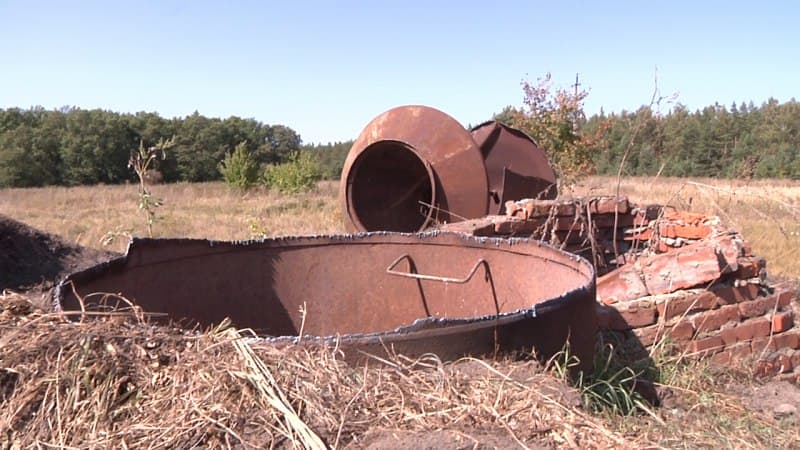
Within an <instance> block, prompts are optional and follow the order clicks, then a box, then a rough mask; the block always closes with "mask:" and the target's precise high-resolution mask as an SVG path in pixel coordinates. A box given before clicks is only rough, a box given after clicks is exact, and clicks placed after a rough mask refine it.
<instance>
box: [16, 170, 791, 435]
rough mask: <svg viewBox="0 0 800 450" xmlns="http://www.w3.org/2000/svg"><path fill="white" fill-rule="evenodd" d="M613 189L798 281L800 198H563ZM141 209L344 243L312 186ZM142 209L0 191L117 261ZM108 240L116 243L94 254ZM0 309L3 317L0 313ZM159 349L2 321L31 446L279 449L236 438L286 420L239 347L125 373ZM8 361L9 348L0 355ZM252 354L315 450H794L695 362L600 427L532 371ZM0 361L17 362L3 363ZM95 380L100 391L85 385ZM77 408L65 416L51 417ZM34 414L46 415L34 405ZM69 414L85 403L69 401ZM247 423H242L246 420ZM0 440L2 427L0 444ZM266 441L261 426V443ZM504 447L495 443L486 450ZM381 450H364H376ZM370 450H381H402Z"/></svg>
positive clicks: (333, 193) (129, 334) (168, 223)
mask: <svg viewBox="0 0 800 450" xmlns="http://www.w3.org/2000/svg"><path fill="white" fill-rule="evenodd" d="M617 187H618V188H619V193H620V194H624V195H628V196H629V197H630V199H631V200H632V201H634V202H637V203H640V204H646V203H661V204H669V205H672V206H674V207H676V208H678V209H682V210H690V211H695V212H703V213H708V214H715V215H719V216H720V217H722V219H723V220H724V221H725V222H726V223H728V224H729V225H730V226H732V227H733V228H735V229H737V230H740V231H741V232H742V233H743V235H744V236H745V238H747V239H749V240H750V241H751V243H752V245H753V248H754V252H755V253H756V254H758V255H760V256H763V257H765V258H766V259H767V261H768V264H769V266H768V267H769V268H770V270H771V273H772V274H773V275H779V276H781V277H790V278H795V279H798V278H800V262H799V261H798V259H797V258H796V255H797V254H798V251H800V220H798V219H800V217H799V214H798V211H800V183H798V182H782V181H781V182H778V181H762V182H752V183H746V182H739V181H717V180H699V179H694V180H682V179H664V178H661V179H649V178H633V179H626V180H623V181H622V182H621V183H619V186H617V183H616V181H615V180H613V179H610V178H599V177H598V178H589V179H586V180H584V181H583V182H582V183H581V184H580V185H578V186H575V187H574V188H573V189H571V190H570V191H569V192H566V193H564V195H565V196H582V195H607V194H615V193H616V191H617ZM152 192H153V195H154V196H155V197H158V198H161V199H163V200H164V205H163V206H162V207H160V208H158V209H157V212H156V214H157V218H158V220H157V221H156V223H155V224H154V227H153V231H154V235H155V236H156V237H196V238H212V239H220V240H232V239H249V238H254V237H261V236H264V235H286V234H314V233H333V232H340V231H342V230H343V225H342V221H341V217H340V209H339V204H338V199H337V183H334V182H323V183H321V184H320V185H319V187H318V189H317V190H316V191H315V192H312V193H307V194H300V195H293V196H281V195H279V194H276V193H272V192H268V191H265V190H253V191H250V192H247V193H246V194H237V193H234V192H231V191H230V190H229V189H228V188H227V187H226V186H225V185H223V184H221V183H204V184H173V185H156V186H153V187H152ZM137 205H138V197H137V193H136V187H135V186H132V185H129V186H95V187H75V188H60V187H59V188H56V187H50V188H40V189H5V190H0V213H2V214H6V215H8V216H10V217H12V218H14V219H17V220H20V221H22V222H25V223H28V224H29V225H31V226H34V227H36V228H39V229H41V230H44V231H47V232H50V233H54V234H58V235H61V236H62V237H64V238H66V239H67V240H69V241H71V242H75V243H78V244H81V245H85V246H90V247H95V248H106V249H111V250H116V251H122V250H124V248H125V243H126V241H127V236H128V235H138V236H143V235H146V234H147V226H146V223H145V219H144V216H143V215H142V214H141V211H139V210H138V207H137ZM109 237H116V239H113V240H112V242H111V243H110V244H104V242H108V241H109V239H108V238H109ZM14 301H17V300H16V299H15V297H14V295H12V294H8V295H0V302H5V303H8V302H14ZM4 308H5V305H4V304H2V303H0V309H4ZM5 309H7V310H8V311H11V309H9V308H5ZM12 322H13V323H12ZM81 327H83V328H81ZM153 332H154V331H153V329H151V328H150V327H149V326H148V327H137V326H134V325H128V324H126V323H120V322H117V321H107V322H103V321H87V322H86V323H81V324H69V323H64V322H63V321H59V320H58V318H56V317H53V316H52V315H47V314H45V315H43V316H39V317H35V316H34V317H33V320H30V318H26V317H25V316H22V317H21V318H20V317H17V316H14V314H5V313H4V314H0V361H2V362H3V363H4V364H6V365H7V366H6V367H25V368H26V369H25V370H26V371H27V372H25V373H24V374H23V375H24V376H27V377H28V378H27V379H28V380H33V381H32V382H26V383H24V384H23V386H24V391H23V392H22V393H21V394H18V395H17V396H16V397H15V401H19V402H20V403H19V405H34V406H35V405H41V406H35V407H41V408H45V406H47V407H48V408H51V407H52V408H51V409H47V412H46V413H43V414H40V415H35V417H34V416H30V417H28V418H29V419H30V424H32V425H31V426H33V425H35V426H36V427H38V428H36V429H35V430H34V429H32V428H28V430H29V431H30V432H31V433H33V432H35V433H37V438H36V439H39V437H40V436H53V435H55V436H56V437H57V439H55V440H51V441H49V442H50V444H48V445H49V446H61V447H62V448H66V447H68V446H69V445H78V446H85V445H86V442H88V441H86V440H82V439H84V438H85V439H88V437H87V436H94V437H93V438H92V439H95V440H94V441H91V442H95V443H96V445H97V446H100V447H109V448H110V447H118V446H120V445H123V444H124V445H130V444H131V442H133V444H134V445H133V446H136V443H137V442H138V443H139V446H143V445H145V442H149V443H150V444H148V445H152V443H153V442H154V441H152V437H153V436H154V435H155V434H156V433H154V432H153V430H159V433H158V434H157V436H158V437H161V438H163V442H162V444H163V445H164V446H173V447H174V446H178V447H181V446H182V445H188V444H186V443H187V442H195V441H192V440H190V438H192V436H193V433H199V434H200V435H203V436H207V435H208V433H209V431H208V430H215V431H214V433H216V435H217V436H219V439H220V441H219V442H218V443H217V444H214V445H211V444H210V447H211V448H228V447H230V442H229V440H230V441H231V442H239V441H241V442H244V441H248V440H250V442H272V443H275V442H276V441H274V440H259V439H266V438H265V435H261V434H259V435H249V434H242V433H243V430H244V432H245V433H247V432H248V428H247V427H246V426H245V425H246V424H247V423H256V422H258V423H259V424H272V423H279V422H280V419H275V417H274V416H272V415H270V414H274V413H271V412H270V411H271V409H270V407H269V406H268V403H267V402H265V401H264V399H263V398H262V397H259V395H258V393H257V392H254V391H253V390H252V389H250V387H249V386H250V385H249V384H248V381H247V380H248V379H250V378H248V377H251V376H252V374H249V372H248V371H249V370H250V369H249V368H248V366H246V365H243V363H242V361H246V360H247V358H251V356H248V355H249V354H245V355H244V356H246V358H245V357H242V358H237V353H236V352H237V351H239V350H237V349H239V347H236V346H235V345H238V344H233V342H234V341H235V340H234V339H229V338H227V337H226V336H227V335H226V334H224V333H222V332H219V331H218V332H213V331H212V332H208V333H205V334H202V335H201V336H200V337H197V336H193V335H192V336H188V337H187V336H186V335H184V334H181V333H177V334H176V332H175V331H174V330H165V329H157V330H156V331H155V333H156V334H159V333H161V334H164V335H163V336H160V337H158V342H160V343H159V344H158V345H159V346H161V347H158V348H162V349H163V352H164V354H165V355H180V358H179V359H180V360H181V361H182V363H181V364H172V363H170V364H169V365H167V366H165V367H161V366H159V365H158V364H156V365H153V364H152V362H151V359H147V358H145V359H144V360H145V363H138V362H136V361H138V360H137V358H139V359H141V358H142V356H141V355H140V354H144V355H145V356H147V355H149V353H147V352H145V353H142V352H143V351H144V350H142V346H145V349H150V348H151V347H150V345H151V343H152V340H153V337H152V335H153ZM21 333H24V336H26V338H25V339H23V340H21V341H20V342H25V344H24V345H26V346H27V348H29V349H30V351H27V352H22V351H18V352H9V353H8V355H6V356H7V357H6V359H5V360H4V359H3V353H2V351H3V348H4V346H3V345H2V344H3V343H4V342H5V343H10V342H12V341H13V340H15V339H17V337H18V336H22V334H21ZM221 333H222V334H221ZM87 336H94V337H92V339H101V340H102V339H105V341H104V342H105V343H104V344H103V345H100V344H97V345H92V346H89V345H88V344H85V345H84V343H83V342H84V341H83V340H84V339H87ZM87 342H88V341H87ZM20 345H21V344H20ZM10 347H11V346H6V347H5V348H6V351H8V349H9V348H10ZM73 347H74V348H73ZM256 350H257V354H258V355H257V356H258V358H260V359H261V360H262V361H263V362H264V363H265V364H266V365H267V366H269V368H270V370H272V371H273V372H274V374H275V376H276V377H277V378H278V384H279V385H280V386H283V387H284V389H286V395H287V396H288V398H289V399H290V401H291V402H292V403H294V404H296V405H302V408H303V411H304V414H305V415H304V417H306V420H307V421H308V420H310V423H311V424H312V425H313V426H314V428H315V429H316V430H318V431H320V432H322V434H323V437H325V439H326V440H327V442H333V443H342V442H348V443H350V444H351V445H353V448H364V447H363V443H364V442H365V441H363V440H362V441H360V442H361V443H362V446H361V447H359V445H356V444H354V443H355V442H356V437H358V439H364V436H369V435H370V433H373V434H374V432H375V431H376V430H377V432H378V435H379V437H380V436H381V435H380V433H381V430H384V432H385V433H387V435H386V436H398V435H399V436H403V435H405V436H407V437H408V439H407V440H406V441H405V443H406V444H408V447H407V448H412V446H413V443H414V442H416V443H419V442H423V440H424V439H430V440H428V441H425V442H426V443H429V444H430V443H432V444H434V445H445V444H446V443H447V442H450V441H448V440H447V439H444V440H438V441H437V440H436V439H441V433H451V434H452V436H450V437H451V438H452V439H454V440H452V442H456V441H458V439H461V438H462V437H463V438H465V439H467V440H466V441H464V442H463V443H462V444H463V445H465V446H466V447H469V446H470V445H471V443H473V441H470V439H473V438H474V439H477V440H475V441H474V442H478V440H480V441H482V442H489V443H491V442H495V443H496V444H497V445H499V446H514V445H520V446H521V447H523V448H527V447H526V445H534V446H537V445H543V446H547V447H549V446H555V447H583V448H610V447H613V448H627V447H629V448H663V447H666V448H696V447H723V448H766V447H775V448H781V447H783V448H792V447H795V448H796V446H797V445H800V433H798V432H797V424H796V423H795V422H793V419H791V418H789V419H786V418H784V419H780V418H776V417H774V416H773V415H771V414H769V413H761V412H759V411H756V410H754V409H753V408H752V407H747V406H745V403H746V399H747V398H748V397H760V396H766V395H767V394H764V393H763V391H760V390H759V389H762V386H761V385H760V383H759V382H757V381H754V380H753V379H752V378H751V375H750V373H749V372H748V371H747V370H727V369H726V371H725V372H719V371H715V369H712V368H711V367H709V366H707V365H706V364H705V363H704V362H683V363H676V362H675V359H674V358H671V356H670V355H669V354H668V353H664V354H663V355H662V354H656V355H654V359H655V361H654V362H655V365H656V367H657V368H658V370H659V371H660V374H659V376H658V378H657V384H658V385H659V387H661V388H664V389H666V392H668V393H669V396H667V397H665V398H666V399H667V400H670V403H669V404H666V405H665V406H664V407H662V408H658V409H655V410H653V411H651V412H650V413H643V412H640V413H637V414H633V415H631V416H621V415H619V414H614V413H611V412H609V411H601V412H591V411H590V410H589V409H583V408H577V407H576V406H575V404H574V401H570V400H569V399H566V400H565V399H564V398H561V397H559V398H556V397H555V396H554V394H553V392H554V391H553V389H555V391H558V390H559V389H563V386H564V384H563V383H562V382H561V381H560V380H558V379H555V378H553V375H552V373H551V372H552V371H551V372H544V373H542V372H541V371H540V369H538V368H532V367H531V362H530V361H529V362H520V361H509V360H501V361H475V360H473V361H466V364H465V362H463V361H462V362H460V363H457V364H454V365H449V364H446V365H443V364H442V363H441V362H438V361H435V360H430V361H426V362H424V364H422V365H423V366H424V367H427V369H426V370H409V369H408V368H407V367H405V365H404V364H406V363H404V362H402V361H400V362H397V361H395V362H393V363H392V364H395V365H397V367H401V368H402V370H393V369H392V368H391V367H388V368H387V367H383V368H380V367H379V368H377V369H375V368H372V369H370V370H366V369H363V370H362V369H357V368H348V367H346V366H345V365H342V364H341V363H340V362H337V361H335V360H334V359H331V355H330V354H328V353H324V352H323V353H314V354H311V355H304V354H301V353H302V352H301V351H299V350H298V351H297V352H290V353H288V354H287V353H281V352H276V351H275V350H274V349H271V348H267V347H264V348H259V349H256ZM154 351H156V350H154ZM158 351H161V350H158ZM242 351H244V350H242ZM108 355H112V356H113V357H109V356H108ZM137 355H139V356H137ZM12 357H14V358H21V359H20V360H19V361H16V362H15V361H12V359H13V358H12ZM120 358H122V359H121V360H124V361H128V359H125V358H130V361H132V362H130V364H132V367H135V368H136V370H137V371H139V372H141V373H139V372H136V373H138V374H139V375H136V376H134V377H133V379H134V380H135V381H136V383H138V384H136V386H138V387H137V389H139V390H138V391H137V394H136V396H137V397H136V399H137V400H136V401H137V403H136V405H135V407H133V406H127V405H128V404H127V403H122V404H120V403H119V402H118V397H117V394H113V393H114V392H117V391H119V389H121V388H120V386H123V384H121V383H123V381H120V380H122V378H121V377H122V376H123V375H124V373H122V372H121V373H117V372H115V371H116V370H117V365H115V364H117V362H116V361H118V360H120ZM148 358H150V356H148ZM175 358H177V356H175ZM126 364H128V363H127V362H126ZM59 367H61V368H60V369H59ZM287 367H288V368H289V369H288V370H287ZM0 369H2V367H0ZM2 370H6V369H2ZM59 370H60V372H59ZM54 372H56V373H59V376H61V377H63V380H62V381H61V384H62V385H63V384H66V387H65V388H64V390H63V391H59V390H58V387H54V386H57V385H58V383H59V381H58V380H59V376H56V377H55V382H54V381H53V377H52V374H53V373H54ZM90 372H91V373H97V374H108V377H106V378H104V377H94V378H91V379H86V378H84V375H85V374H86V373H90ZM243 374H244V375H243ZM526 374H527V375H526ZM112 375H113V376H112ZM522 375H526V376H522ZM126 376H127V375H126ZM132 376H133V375H132ZM137 377H138V378H137ZM87 380H88V381H87ZM515 380H516V381H515ZM519 380H523V381H519ZM0 381H1V380H0ZM554 382H555V385H553V383H554ZM69 383H73V384H74V386H75V389H72V388H71V386H72V384H69ZM82 383H83V384H82ZM91 383H96V384H97V385H95V384H91ZM124 383H131V382H130V381H125V382H124ZM109 386H111V387H109ZM114 386H117V387H114ZM548 386H549V387H548ZM554 386H555V387H554ZM558 386H561V387H558ZM19 389H22V387H20V388H19ZM92 389H94V391H92ZM115 389H116V390H115ZM794 389H796V388H794ZM54 392H55V395H53V393H54ZM59 392H60V393H61V394H59ZM92 392H99V394H92ZM23 394H24V395H23ZM112 394H113V395H112ZM59 395H61V397H59ZM73 395H74V396H75V397H74V398H75V400H74V401H70V402H64V401H60V400H59V399H64V398H73V397H72V396H73ZM26 396H27V397H26ZM42 396H44V397H42ZM81 396H84V397H81ZM42 398H44V399H45V400H46V401H44V402H42V401H41V399H42ZM79 398H83V399H82V400H80V401H78V399H79ZM126 398H127V397H126ZM37 399H38V400H37ZM37 402H38V403H37ZM2 404H3V403H2V401H0V405H2ZM15 405H16V403H15ZM48 405H49V406H48ZM120 405H121V406H120ZM26 407H27V406H26ZM15 408H17V407H16V406H15ZM59 408H61V409H59ZM182 408H184V409H182ZM246 408H249V409H246ZM23 410H24V408H23V407H22V406H19V407H18V408H17V409H14V408H11V409H8V411H3V410H2V409H0V416H4V415H6V413H9V414H11V413H12V412H14V413H15V414H16V412H19V411H23ZM53 411H55V415H56V419H55V421H54V420H52V416H53V415H54V413H53ZM98 411H100V412H98ZM102 411H114V414H122V416H120V417H126V418H127V419H124V420H122V419H121V420H116V419H115V418H114V416H113V415H112V414H106V413H103V412H102ZM59 414H61V415H59ZM17 416H19V414H17ZM9 417H10V416H9ZM61 417H72V418H73V419H72V420H71V421H70V420H67V419H64V420H62V419H61ZM165 417H169V419H166V420H165ZM242 417H246V420H245V419H241V420H240V418H242ZM120 423H123V425H120ZM3 424H4V422H3V419H2V417H0V429H2V428H3V426H4V425H3ZM175 424H177V425H176V426H173V425H175ZM243 424H245V425H243ZM269 426H272V425H263V427H262V428H260V429H267V428H268V427H269ZM137 427H138V428H137ZM148 427H149V428H148ZM96 430H109V431H102V432H100V431H96ZM143 430H144V431H143ZM147 430H150V431H147ZM274 430H276V429H273V431H274ZM387 430H388V431H387ZM250 431H252V429H250ZM103 433H106V434H103ZM137 433H138V434H137ZM275 433H276V435H280V432H278V431H276V432H275ZM365 433H366V434H365ZM404 433H405V434H404ZM408 433H411V434H408ZM414 433H417V434H414ZM436 433H439V434H436ZM9 436H10V435H9ZM17 436H22V435H17ZM137 436H138V437H137ZM386 436H383V437H386ZM437 436H439V437H437ZM476 436H477V437H476ZM492 436H494V437H492ZM373 437H374V436H373ZM499 437H502V438H503V439H505V440H501V441H498V440H496V439H498V438H499ZM23 438H24V436H23ZM23 438H20V439H23ZM167 438H170V439H172V438H174V440H168V439H167ZM3 439H4V436H0V447H2V448H6V447H7V445H5V444H4V440H3ZM131 439H134V440H131ZM136 439H140V440H138V441H137V440H136ZM270 439H271V438H270ZM448 439H449V438H448ZM492 439H495V440H494V441H492ZM20 442H31V441H28V440H21V441H20ZM43 442H44V441H43ZM278 442H280V441H278ZM380 442H381V441H378V444H376V447H373V448H380V446H381V444H380ZM382 442H383V443H384V444H385V445H384V446H387V445H388V446H391V445H392V444H391V443H392V442H394V444H395V445H400V444H402V443H403V441H400V443H398V441H386V440H385V441H382ZM36 443H37V445H38V443H39V441H38V440H37V441H36ZM167 443H171V444H170V445H167ZM284 443H285V441H284ZM387 443H388V444H387ZM193 445H194V444H193ZM453 445H455V444H453ZM463 445H462V446H463ZM43 446H47V445H44V444H43ZM334 446H336V445H334Z"/></svg>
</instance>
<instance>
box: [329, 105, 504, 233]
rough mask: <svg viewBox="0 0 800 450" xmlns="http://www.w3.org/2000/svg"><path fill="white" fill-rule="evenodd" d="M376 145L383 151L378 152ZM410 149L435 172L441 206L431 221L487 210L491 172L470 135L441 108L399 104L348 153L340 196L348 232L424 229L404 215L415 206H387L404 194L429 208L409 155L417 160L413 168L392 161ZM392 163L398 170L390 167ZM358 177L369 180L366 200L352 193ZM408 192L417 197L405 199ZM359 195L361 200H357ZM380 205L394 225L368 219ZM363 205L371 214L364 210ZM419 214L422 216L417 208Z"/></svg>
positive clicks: (379, 118) (370, 126)
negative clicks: (489, 173)
mask: <svg viewBox="0 0 800 450" xmlns="http://www.w3.org/2000/svg"><path fill="white" fill-rule="evenodd" d="M398 143H402V144H403V145H402V146H401V145H397V144H398ZM376 145H377V146H378V147H375V146H376ZM376 148H378V149H381V151H376ZM409 149H411V150H412V151H413V154H414V155H416V156H417V157H418V158H419V159H421V160H422V161H424V162H425V163H426V164H428V165H429V166H430V169H431V172H432V174H433V181H434V182H433V189H432V192H433V197H435V201H436V204H434V205H432V208H431V209H432V214H431V218H430V220H435V221H437V222H440V223H447V222H453V221H458V220H463V218H474V217H481V216H483V215H485V214H486V213H487V210H488V204H489V199H488V180H487V176H486V170H485V169H484V166H483V157H482V156H481V153H480V149H479V148H478V145H477V144H476V143H475V141H474V140H473V139H472V136H471V135H470V133H469V132H468V131H467V130H466V129H465V128H464V127H463V126H461V124H459V123H458V122H457V121H456V120H455V119H453V118H452V117H450V116H449V115H447V114H445V113H443V112H441V111H439V110H437V109H434V108H430V107H427V106H421V105H410V106H400V107H396V108H393V109H390V110H388V111H386V112H384V113H383V114H381V115H379V116H377V117H376V118H374V119H373V120H372V121H370V123H369V124H367V126H366V127H365V128H364V130H363V131H362V132H361V134H360V135H359V137H358V138H357V139H356V141H355V142H354V143H353V146H352V147H351V149H350V152H349V154H348V155H347V159H346V160H345V163H344V167H343V169H342V178H341V183H340V198H341V199H342V203H343V204H344V205H343V215H344V219H345V226H346V227H347V228H348V230H350V231H378V230H385V231H401V232H414V231H420V230H421V229H422V228H423V227H421V226H420V225H422V221H421V220H419V219H416V220H409V219H408V218H403V217H399V216H401V215H403V214H404V212H403V211H404V210H407V209H410V208H402V209H398V210H397V211H392V210H391V209H390V208H387V205H392V204H394V203H396V202H397V198H403V199H404V202H403V204H404V205H406V206H408V205H412V206H413V205H419V206H424V205H423V203H425V202H427V201H428V200H429V199H428V197H427V196H426V195H420V194H426V193H427V192H426V191H424V190H420V189H417V188H418V187H419V184H418V183H419V181H420V178H423V177H421V171H419V170H417V169H414V168H413V167H417V166H418V164H417V161H416V159H415V158H406V159H407V160H409V161H410V162H411V163H412V164H411V168H408V169H407V168H404V167H403V166H399V165H397V164H394V165H393V164H392V161H393V158H399V159H404V157H405V156H408V155H406V154H407V153H408V150H409ZM363 153H371V155H370V156H367V157H366V158H367V160H368V161H369V164H366V165H365V163H364V162H361V163H360V164H358V165H356V162H357V161H359V160H361V159H362V156H361V155H362V154H363ZM365 167H367V168H374V169H373V170H375V169H378V170H375V172H372V173H370V172H369V171H365ZM390 167H391V168H393V169H394V170H389V168H390ZM353 172H355V173H353ZM362 172H363V173H362ZM359 180H369V184H370V186H371V190H372V195H370V196H366V195H365V196H364V198H363V199H362V198H360V197H356V196H354V195H353V194H352V193H351V192H350V191H351V190H352V189H353V186H354V183H356V184H355V185H356V186H357V185H358V181H359ZM365 183H366V181H365ZM403 188H405V189H403ZM409 192H412V193H414V195H411V196H410V197H406V196H407V195H408V193H409ZM356 198H359V199H360V200H361V201H360V202H357V203H354V202H353V201H354V200H356ZM409 198H410V200H409ZM381 208H383V209H384V210H385V211H384V212H383V213H382V215H383V216H384V218H389V219H387V222H388V225H389V226H386V225H383V224H381V223H377V224H370V223H365V220H364V217H365V216H369V215H373V216H377V213H376V211H378V210H380V209H381ZM362 209H363V210H365V211H369V212H368V213H367V214H363V213H362ZM415 214H416V215H419V213H418V212H416V211H415Z"/></svg>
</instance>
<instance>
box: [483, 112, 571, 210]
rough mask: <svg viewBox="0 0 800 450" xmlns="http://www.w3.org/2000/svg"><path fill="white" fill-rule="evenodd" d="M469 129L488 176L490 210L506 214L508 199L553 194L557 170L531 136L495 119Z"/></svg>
mask: <svg viewBox="0 0 800 450" xmlns="http://www.w3.org/2000/svg"><path fill="white" fill-rule="evenodd" d="M470 131H471V133H472V137H473V139H475V142H476V143H477V144H478V146H479V147H480V149H481V153H482V155H483V158H484V161H485V164H486V173H487V175H488V177H489V194H490V195H489V214H505V204H506V202H507V201H509V200H522V199H524V198H539V199H554V198H556V195H557V193H558V192H557V190H556V173H555V172H554V171H553V168H552V167H551V166H550V162H549V161H548V160H547V156H546V155H545V153H544V150H542V149H541V148H540V147H539V145H538V144H536V141H534V140H533V138H531V137H530V136H528V135H527V134H525V133H523V132H522V131H520V130H517V129H515V128H511V127H509V126H507V125H504V124H502V123H500V122H496V121H489V122H485V123H482V124H480V125H478V126H476V127H473V128H472V130H470Z"/></svg>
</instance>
